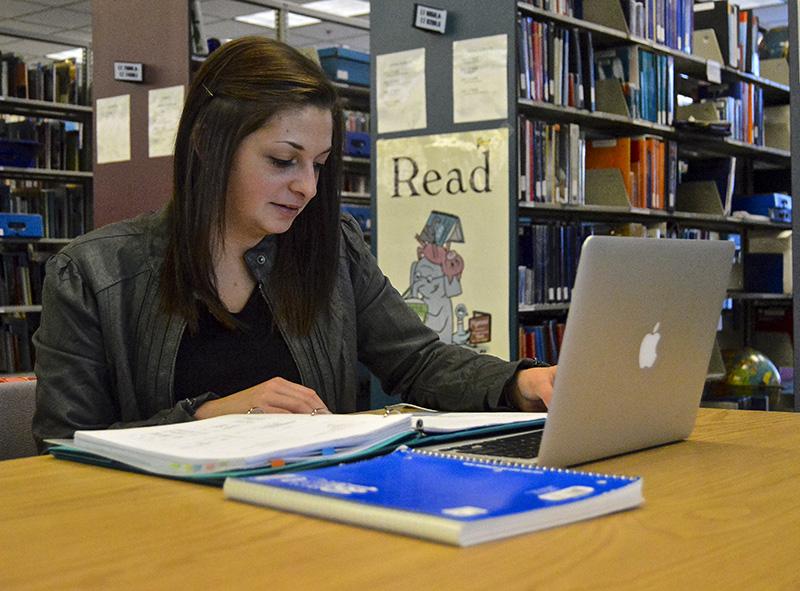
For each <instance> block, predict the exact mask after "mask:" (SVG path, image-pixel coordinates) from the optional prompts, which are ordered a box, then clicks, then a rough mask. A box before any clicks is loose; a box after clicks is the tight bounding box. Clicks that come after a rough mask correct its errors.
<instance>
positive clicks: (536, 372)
mask: <svg viewBox="0 0 800 591" xmlns="http://www.w3.org/2000/svg"><path fill="white" fill-rule="evenodd" d="M557 367H558V366H556V365H552V366H550V367H532V368H529V369H523V370H521V371H519V372H518V373H517V379H516V383H515V384H514V390H513V392H512V394H511V397H512V400H511V403H512V404H513V406H514V407H515V408H517V409H519V410H523V411H526V412H538V411H542V410H545V409H546V407H548V406H550V400H551V399H552V397H553V383H554V382H555V379H556V368H557ZM543 406H544V407H545V408H542V407H543Z"/></svg>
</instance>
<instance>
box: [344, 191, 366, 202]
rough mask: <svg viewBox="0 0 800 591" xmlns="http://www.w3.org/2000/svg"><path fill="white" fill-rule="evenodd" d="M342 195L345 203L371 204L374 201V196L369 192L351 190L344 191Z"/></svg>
mask: <svg viewBox="0 0 800 591" xmlns="http://www.w3.org/2000/svg"><path fill="white" fill-rule="evenodd" d="M341 196H342V201H343V202H344V203H355V204H358V205H369V204H370V203H371V202H372V196H371V195H370V194H369V193H353V192H351V191H342V193H341Z"/></svg>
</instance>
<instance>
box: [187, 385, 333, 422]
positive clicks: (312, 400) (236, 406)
mask: <svg viewBox="0 0 800 591" xmlns="http://www.w3.org/2000/svg"><path fill="white" fill-rule="evenodd" d="M252 409H259V411H260V412H265V413H295V414H311V413H312V412H313V413H314V414H320V413H329V412H330V411H329V410H328V407H327V406H325V403H324V402H322V400H321V399H320V397H319V396H317V393H316V392H314V390H312V389H311V388H307V387H305V386H303V385H301V384H295V383H294V382H290V381H289V380H285V379H283V378H272V379H271V380H267V381H266V382H261V383H260V384H256V385H255V386H253V387H251V388H247V389H246V390H241V391H240V392H236V393H235V394H231V395H230V396H225V397H224V398H218V399H216V400H209V401H208V402H206V403H205V404H203V405H202V406H201V407H200V408H198V409H197V411H196V412H195V413H194V416H195V418H196V419H209V418H211V417H217V416H220V415H230V414H242V413H246V412H248V411H250V410H252Z"/></svg>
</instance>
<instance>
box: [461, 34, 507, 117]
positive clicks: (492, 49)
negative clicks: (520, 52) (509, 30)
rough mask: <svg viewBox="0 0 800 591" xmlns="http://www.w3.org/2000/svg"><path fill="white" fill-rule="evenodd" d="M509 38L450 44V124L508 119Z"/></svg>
mask: <svg viewBox="0 0 800 591" xmlns="http://www.w3.org/2000/svg"><path fill="white" fill-rule="evenodd" d="M507 72H508V37H507V36H506V35H492V36H490V37H478V38H476V39H466V40H463V41H453V123H466V122H468V121H488V120H492V119H505V118H506V117H508V83H507V81H506V76H507Z"/></svg>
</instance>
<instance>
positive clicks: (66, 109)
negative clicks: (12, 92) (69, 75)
mask: <svg viewBox="0 0 800 591" xmlns="http://www.w3.org/2000/svg"><path fill="white" fill-rule="evenodd" d="M0 112H2V113H7V114H11V115H23V116H25V117H44V118H48V119H66V120H67V121H86V120H89V121H91V119H92V107H88V106H86V105H72V104H69V103H55V102H52V101H36V100H31V99H21V98H16V97H10V96H0Z"/></svg>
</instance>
